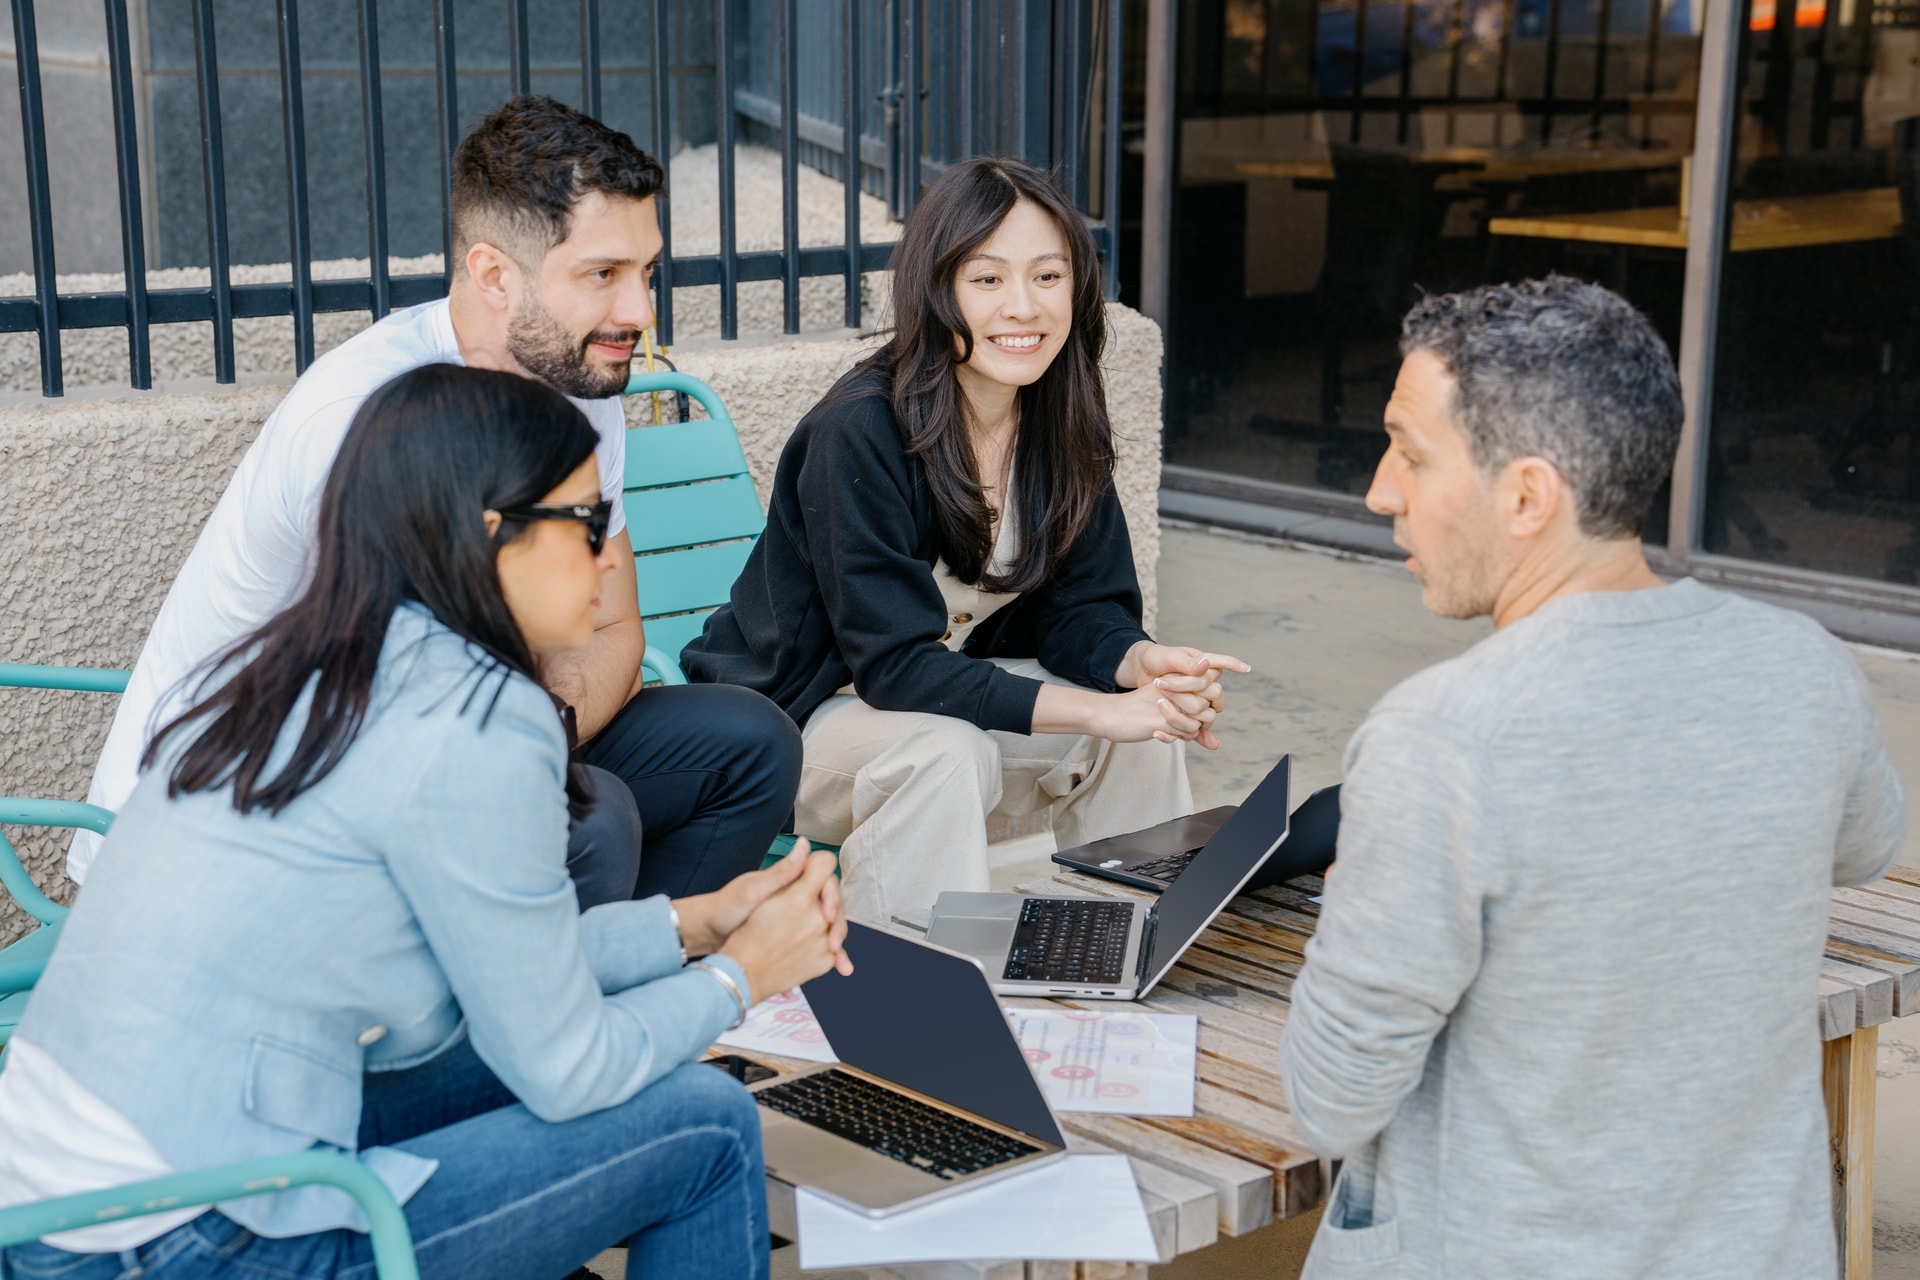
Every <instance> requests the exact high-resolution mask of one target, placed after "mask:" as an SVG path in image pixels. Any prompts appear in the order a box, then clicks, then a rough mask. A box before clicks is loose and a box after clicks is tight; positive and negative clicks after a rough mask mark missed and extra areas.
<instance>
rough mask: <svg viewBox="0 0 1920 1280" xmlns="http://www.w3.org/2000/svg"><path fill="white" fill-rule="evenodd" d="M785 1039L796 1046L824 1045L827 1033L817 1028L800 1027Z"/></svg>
mask: <svg viewBox="0 0 1920 1280" xmlns="http://www.w3.org/2000/svg"><path fill="white" fill-rule="evenodd" d="M787 1038H788V1039H789V1040H792V1041H794V1042H795V1043H796V1044H825V1043H826V1042H827V1033H826V1032H824V1031H822V1030H821V1029H820V1028H818V1027H802V1028H800V1030H798V1031H796V1032H794V1033H793V1034H792V1035H791V1036H789V1037H787Z"/></svg>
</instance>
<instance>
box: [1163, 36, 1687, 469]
mask: <svg viewBox="0 0 1920 1280" xmlns="http://www.w3.org/2000/svg"><path fill="white" fill-rule="evenodd" d="M1698 2H1699V0H1211V2H1196V3H1183V4H1182V5H1181V6H1180V13H1181V21H1182V29H1181V32H1180V50H1181V58H1180V64H1181V65H1180V70H1179V84H1178V111H1179V129H1178V146H1179V185H1178V189H1177V191H1176V193H1175V207H1174V227H1175V237H1174V238H1175V243H1174V246H1173V262H1172V280H1171V287H1172V314H1171V317H1170V323H1169V354H1168V361H1169V364H1168V375H1169V376H1168V400H1167V427H1168V437H1167V447H1166V457H1167V461H1168V462H1169V463H1172V464H1176V465H1178V466H1187V467H1194V468H1200V469H1204V470H1209V471H1216V472H1226V473H1229V474H1232V475H1236V476H1243V477H1250V478H1254V479H1258V480H1266V481H1275V482H1280V483H1283V484H1290V485H1299V486H1309V487H1313V488H1318V489H1322V490H1331V491H1335V492H1340V493H1347V494H1358V493H1362V492H1364V491H1365V489H1366V485H1367V482H1368V479H1369V478H1370V476H1371V474H1372V470H1373V467H1374V464H1375V462H1377V461H1378V458H1379V455H1380V450H1381V447H1382V444H1383V441H1384V437H1383V436H1382V435H1381V433H1380V415H1381V412H1382V410H1383V408H1384V407H1385V404H1386V398H1387V395H1388V393H1389V391H1390V389H1391V386H1392V380H1393V376H1394V373H1395V371H1396V369H1397V367H1398V364H1399V355H1398V351H1397V348H1396V337H1397V334H1398V329H1399V320H1400V317H1401V316H1402V315H1403V314H1404V312H1405V311H1406V309H1407V307H1408V306H1409V305H1411V303H1412V302H1413V301H1414V299H1415V298H1416V297H1418V295H1419V292H1420V291H1421V290H1422V289H1425V290H1432V291H1444V290H1451V289H1458V288H1464V287H1468V286H1471V285H1474V284H1479V283H1483V282H1486V281H1490V280H1497V279H1508V278H1513V277H1516V276H1522V275H1537V274H1543V273H1545V272H1547V271H1561V272H1566V273H1568V274H1574V275H1579V276H1583V277H1586V278H1589V279H1597V280H1601V281H1603V282H1605V283H1608V284H1610V285H1613V286H1615V287H1617V288H1620V289H1621V290H1622V291H1623V292H1625V293H1626V295H1627V296H1628V297H1630V298H1632V299H1633V300H1634V301H1635V302H1636V303H1638V304H1639V305H1640V306H1641V307H1642V308H1643V309H1644V310H1646V311H1647V312H1648V313H1649V314H1650V315H1651V316H1652V317H1653V318H1654V320H1655V321H1656V323H1657V324H1658V325H1659V326H1660V328H1661V330H1662V331H1663V332H1664V333H1666V334H1667V335H1668V336H1669V340H1670V341H1673V342H1676V343H1677V341H1678V335H1679V325H1680V287H1681V285H1680V282H1681V263H1682V258H1683V256H1684V250H1685V245H1686V234H1685V230H1684V227H1683V225H1682V222H1681V218H1680V208H1679V205H1680V192H1681V187H1682V185H1683V182H1684V177H1683V172H1682V171H1683V160H1684V159H1685V156H1686V154H1687V152H1688V150H1689V149H1690V147H1691V145H1692V139H1693V118H1694V93H1695V82H1696V79H1697V76H1698V66H1699V58H1700V37H1699V32H1700V29H1701V28H1700V21H1699V19H1700V13H1699V9H1698V7H1697V6H1698ZM1174 482H1175V483H1178V481H1177V479H1176V480H1175V481H1174Z"/></svg>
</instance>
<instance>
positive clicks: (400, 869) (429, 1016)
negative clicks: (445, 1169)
mask: <svg viewBox="0 0 1920 1280" xmlns="http://www.w3.org/2000/svg"><path fill="white" fill-rule="evenodd" d="M496 694H497V699H496ZM304 720H305V711H304V709H301V710H298V711H296V713H295V714H294V715H293V716H292V717H290V718H289V720H288V724H287V727H286V729H285V730H284V732H283V733H282V734H281V738H280V742H279V745H278V748H277V751H276V760H275V761H274V763H273V765H271V766H270V769H269V774H268V776H271V772H272V770H273V769H276V768H277V767H278V764H279V760H280V759H283V758H284V756H285V755H286V754H287V753H290V752H291V750H292V746H293V743H294V741H295V740H296V734H297V731H298V728H299V727H300V726H301V725H302V724H303V722H304ZM177 743H178V739H175V740H174V742H173V743H172V744H170V745H174V746H175V749H176V750H177ZM171 756H172V753H171V752H169V755H168V756H167V757H166V758H163V759H162V760H161V761H160V762H159V763H158V764H157V765H156V767H154V768H153V769H151V770H149V771H148V772H147V773H146V774H145V775H144V776H143V778H142V780H141V782H140V785H139V787H138V788H137V789H136V790H135V791H134V793H133V795H132V797H131V798H130V799H129V800H128V802H127V805H126V808H125V809H124V810H123V811H122V812H121V814H120V815H119V817H118V819H117V820H116V821H115V823H114V825H113V831H112V834H111V836H110V837H109V838H108V840H107V842H106V844H105V846H104V847H103V848H102V850H101V854H100V858H99V861H98V862H97V863H96V864H95V866H94V868H93V872H92V874H91V875H90V876H88V878H87V883H86V888H85V890H84V891H83V892H82V893H81V894H80V896H79V900H78V901H77V903H76V904H75V906H74V910H73V913H72V915H71V916H70V917H69V918H68V921H67V925H66V929H65V932H64V934H63V936H62V937H61V939H60V945H59V946H58V948H56V950H55V953H54V955H53V958H52V960H51V961H50V962H49V964H48V966H47V970H46V975H45V976H44V977H43V978H42V979H41V981H40V984H39V986H38V987H37V988H36V989H35V991H34V995H33V1000H32V1002H31V1004H30V1005H29V1006H28V1009H27V1012H26V1015H25V1017H24V1018H23V1020H22V1021H21V1024H20V1027H19V1035H20V1036H21V1037H22V1038H24V1039H28V1040H32V1041H33V1042H34V1043H36V1044H38V1045H39V1046H40V1047H41V1048H43V1049H45V1050H47V1051H48V1052H50V1053H51V1054H52V1055H53V1056H54V1057H55V1059H57V1060H58V1061H59V1062H60V1064H61V1065H62V1066H63V1067H65V1068H66V1070H67V1071H69V1072H70V1073H72V1074H73V1075H74V1076H75V1077H76V1078H77V1079H78V1080H79V1081H80V1082H81V1083H82V1084H84V1085H86V1086H87V1088H89V1089H91V1090H93V1091H94V1092H95V1093H97V1094H99V1095H100V1096H101V1097H102V1098H104V1099H105V1100H106V1101H108V1102H110V1103H112V1104H113V1105H114V1106H115V1107H118V1108H119V1109H120V1110H121V1111H122V1112H124V1113H125V1114H126V1116H127V1117H128V1118H129V1119H130V1120H132V1122H133V1123H134V1125H135V1126H136V1127H137V1128H138V1129H139V1130H140V1132H141V1133H143V1134H145V1135H146V1137H147V1138H148V1139H149V1140H150V1141H151V1142H152V1143H153V1144H154V1146H155V1147H156V1148H157V1149H158V1150H159V1152H160V1154H161V1155H162V1157H164V1158H165V1159H166V1160H167V1161H168V1163H170V1164H171V1165H172V1166H173V1167H174V1168H175V1169H177V1170H182V1171H184V1170H190V1169H197V1168H203V1167H206V1166H210V1165H217V1164H224V1163H227V1162H229V1161H234V1160H244V1159H248V1158H251V1157H255V1156H266V1155H275V1154H279V1153H283V1152H291V1151H299V1150H304V1149H305V1148H307V1147H310V1146H313V1145H315V1144H316V1143H317V1144H322V1145H325V1146H330V1147H337V1148H340V1149H343V1150H346V1151H353V1150H354V1149H355V1147H356V1135H357V1133H358V1130H359V1125H360V1102H361V1095H360V1086H361V1075H362V1073H363V1072H366V1071H387V1070H395V1069H398V1068H401V1067H407V1066H413V1065H416V1064H418V1063H421V1062H423V1061H425V1060H427V1059H429V1058H431V1057H433V1056H434V1055H435V1054H437V1053H439V1052H441V1051H443V1050H445V1049H447V1048H448V1047H450V1046H452V1045H454V1044H456V1043H458V1041H459V1039H460V1037H462V1036H470V1037H471V1038H472V1040H473V1047H474V1049H475V1050H476V1051H477V1052H478V1053H479V1055H480V1057H481V1058H482V1059H483V1060H484V1061H485V1062H486V1063H487V1065H488V1066H490V1067H491V1068H492V1069H493V1070H494V1072H495V1073H496V1074H497V1075H498V1076H499V1077H500V1079H501V1080H502V1081H503V1082H504V1083H505V1084H506V1085H507V1086H508V1087H509V1088H511V1089H512V1090H513V1092H514V1093H515V1095H517V1096H518V1097H519V1098H520V1100H521V1101H522V1102H524V1103H525V1104H526V1105H527V1107H528V1109H529V1110H531V1111H532V1112H533V1113H534V1114H535V1115H537V1116H540V1117H541V1118H542V1119H545V1120H552V1121H559V1120H566V1119H570V1118H572V1117H575V1116H579V1115H584V1114H586V1113H588V1112H591V1111H597V1110H599V1109H601V1108H604V1107H609V1106H613V1105H615V1104H617V1103H620V1102H624V1101H625V1100H626V1099H628V1098H630V1097H632V1096H633V1095H634V1094H635V1093H638V1092H639V1091H640V1090H641V1089H644V1088H646V1087H647V1085H648V1084H650V1083H651V1082H652V1081H654V1080H656V1079H658V1078H659V1077H661V1076H663V1075H665V1074H666V1073H667V1072H668V1071H671V1070H672V1069H673V1068H674V1067H676V1066H678V1065H679V1064H680V1063H682V1062H685V1061H687V1060H689V1059H690V1058H693V1057H695V1056H697V1055H698V1054H699V1053H700V1052H701V1051H703V1050H704V1049H705V1048H706V1047H707V1046H708V1045H709V1044H711V1043H712V1041H713V1039H714V1037H715V1036H716V1035H718V1034H719V1033H720V1032H721V1031H722V1030H723V1029H724V1028H725V1027H726V1026H727V1025H728V1023H730V1022H731V1021H732V1020H733V1018H734V1016H735V1014H736V1012H737V1006H736V1005H735V1003H734V1001H733V998H732V996H731V995H730V994H729V993H728V992H727V990H726V988H725V987H724V986H723V985H722V984H721V983H720V982H719V981H718V980H717V979H715V978H714V976H713V975H712V974H708V973H702V972H699V971H697V970H687V971H683V970H682V969H681V965H680V950H679V941H678V939H677V937H676V936H675V934H674V931H673V928H672V926H671V923H670V922H669V920H668V914H667V912H668V904H667V900H666V899H665V898H651V899H648V900H646V901H643V902H620V903H611V904H608V905H606V906H601V907H596V908H594V909H593V910H591V911H589V912H587V913H586V914H584V915H582V914H580V913H579V911H578V909H577V905H576V903H575V900H574V894H573V885H572V882H571V881H570V880H569V879H568V877H567V868H566V846H567V810H566V797H565V792H564V782H565V769H566V765H567V752H566V743H565V739H564V736H563V733H562V730H561V726H560V721H559V718H558V716H556V715H555V713H554V708H553V703H552V701H551V699H549V698H548V696H547V695H546V693H544V692H543V691H542V690H541V689H540V688H539V687H538V686H537V685H535V684H534V683H533V682H532V681H530V680H527V679H525V678H523V677H519V676H512V677H508V678H505V680H504V682H503V680H502V677H501V676H500V675H499V674H498V673H497V672H496V673H494V674H485V665H484V662H483V660H482V659H481V658H480V656H479V655H478V654H477V652H476V651H474V650H473V649H472V648H471V647H469V646H468V645H467V644H466V643H465V642H464V641H462V640H460V639H459V638H458V637H456V636H455V635H454V634H453V633H452V632H450V631H448V630H447V629H446V628H445V627H444V626H442V625H441V624H440V623H439V622H438V621H437V620H436V619H434V618H433V617H432V615H431V614H429V613H428V612H427V611H426V610H425V609H423V608H420V607H418V606H415V605H408V606H404V607H402V608H401V609H399V610H398V611H397V612H396V614H395V616H394V619H393V623H392V625H391V627H390V629H389V631H388V634H387V641H386V647H385V648H384V650H383V651H382V654H381V659H380V667H379V673H378V675H377V677H376V680H375V685H374V693H373V704H372V706H371V708H370V709H369V712H368V715H367V718H366V722H365V724H364V726H363V727H362V728H361V730H360V734H359V737H358V738H357V739H356V740H355V741H354V743H353V745H352V747H351V748H350V749H349V750H348V752H347V754H346V756H345V758H344V759H343V760H342V761H341V762H340V764H339V765H338V766H337V767H336V768H335V769H334V770H333V772H332V773H330V774H328V775H327V777H326V778H325V779H324V780H323V781H322V782H321V783H320V784H319V785H317V786H315V787H313V788H312V789H310V790H308V791H307V792H305V793H304V794H302V795H301V796H300V797H299V798H298V799H296V800H295V801H294V802H293V803H292V804H290V805H288V806H287V807H286V808H285V809H283V810H282V811H281V812H280V813H279V814H278V815H277V816H269V815H267V814H266V813H264V812H255V813H252V814H248V815H245V816H242V815H241V814H239V813H237V812H236V811H235V810H234V807H233V802H232V793H231V791H230V789H224V788H223V789H221V790H219V791H214V792H202V793H198V794H194V795H183V796H181V797H180V798H178V799H169V798H168V797H167V784H166V775H167V772H168V768H169V765H170V764H171ZM717 963H718V964H720V965H721V966H723V967H725V968H726V969H727V971H728V972H729V973H730V974H731V975H732V976H733V978H734V980H735V981H736V982H739V983H740V987H741V990H742V991H745V990H746V979H745V975H744V974H742V973H741V972H740V970H739V968H738V967H737V966H735V965H734V964H733V962H732V961H731V960H726V959H719V960H717ZM456 993H458V994H457V995H456ZM0 1140H4V1136H3V1135H0ZM360 1155H361V1158H362V1159H363V1160H364V1161H365V1162H366V1164H367V1165H368V1166H369V1167H371V1168H372V1169H373V1170H374V1172H376V1173H377V1174H379V1175H380V1177H381V1178H383V1179H384V1180H385V1181H386V1182H387V1184H388V1185H389V1186H390V1187H391V1188H392V1189H393V1191H394V1193H395V1195H396V1196H397V1197H398V1198H399V1199H400V1200H402V1201H403V1202H404V1201H405V1200H406V1199H407V1198H408V1197H409V1196H411V1195H412V1194H413V1193H414V1192H415V1191H417V1190H418V1189H419V1188H420V1186H421V1185H422V1184H423V1183H425V1181H426V1180H427V1178H428V1177H429V1176H430V1175H431V1174H432V1173H433V1170H434V1167H435V1164H434V1162H432V1161H428V1160H423V1159H420V1158H419V1157H416V1156H412V1155H409V1154H407V1153H405V1152H402V1151H398V1150H394V1149H391V1148H379V1149H373V1150H368V1151H365V1152H361V1153H360ZM219 1207H220V1209H221V1211H222V1212H223V1213H225V1214H226V1215H227V1216H229V1217H231V1218H233V1219H235V1220H236V1221H238V1222H239V1223H241V1224H242V1225H244V1226H246V1227H248V1228H250V1229H251V1230H253V1231H254V1232H256V1233H257V1234H260V1235H266V1236H289V1235H301V1234H305V1233H308V1232H314V1231H324V1230H329V1229H332V1228H335V1227H343V1226H344V1227H356V1228H358V1229H361V1230H364V1229H365V1222H364V1219H363V1218H362V1216H361V1214H360V1212H359V1210H358V1208H357V1207H356V1206H355V1205H354V1204H353V1202H352V1201H351V1200H350V1199H349V1198H348V1197H347V1196H346V1195H344V1194H343V1193H341V1192H339V1191H336V1190H334V1189H332V1188H325V1187H307V1188H301V1189H298V1190H294V1191H286V1192H280V1193H278V1194H275V1195H271V1196H262V1197H259V1198H255V1199H248V1200H243V1201H235V1202H232V1203H229V1204H223V1205H221V1206H219Z"/></svg>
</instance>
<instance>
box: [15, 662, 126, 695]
mask: <svg viewBox="0 0 1920 1280" xmlns="http://www.w3.org/2000/svg"><path fill="white" fill-rule="evenodd" d="M132 676H133V672H131V671H115V670H112V669H110V668H107V667H42V666H35V665H34V664H32V663H27V662H0V689H68V690H71V691H73V692H74V693H125V692H126V691H127V681H128V680H129V679H130V678H132Z"/></svg>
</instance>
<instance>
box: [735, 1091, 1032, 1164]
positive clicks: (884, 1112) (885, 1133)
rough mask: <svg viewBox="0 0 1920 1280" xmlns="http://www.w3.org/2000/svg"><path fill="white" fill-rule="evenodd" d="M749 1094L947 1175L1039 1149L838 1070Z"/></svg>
mask: <svg viewBox="0 0 1920 1280" xmlns="http://www.w3.org/2000/svg"><path fill="white" fill-rule="evenodd" d="M753 1097H754V1100H755V1101H756V1102H758V1103H759V1104H760V1105H761V1106H763V1107H771V1108H772V1109H773V1110H775V1111H778V1112H780V1113H781V1114H783V1115H789V1116H792V1117H793V1118H794V1119H796V1120H804V1121H806V1122H807V1123H808V1124H810V1125H813V1126H815V1127H816V1128H820V1129H825V1130H826V1131H827V1132H828V1133H832V1134H837V1135H839V1136H840V1137H842V1138H845V1139H847V1141H849V1142H855V1143H858V1144H859V1145H861V1146H863V1147H866V1148H867V1149H868V1150H870V1151H877V1152H879V1153H880V1154H881V1155H883V1156H889V1157H891V1158H892V1159H895V1160H898V1161H899V1162H900V1163H901V1164H906V1165H912V1166H913V1167H914V1168H916V1169H921V1170H924V1171H925V1172H927V1173H930V1174H932V1175H933V1176H934V1177H936V1178H944V1179H946V1180H947V1181H952V1180H953V1179H955V1178H960V1177H964V1176H966V1175H967V1174H970V1173H978V1172H979V1171H980V1170H982V1169H990V1168H992V1167H993V1166H994V1165H997V1164H1005V1163H1006V1162H1007V1161H1009V1160H1018V1159H1019V1158H1020V1157H1021V1156H1029V1155H1033V1154H1034V1153H1035V1152H1037V1151H1039V1150H1040V1148H1039V1147H1036V1146H1034V1145H1033V1144H1032V1143H1030V1142H1023V1141H1021V1140H1020V1139H1018V1138H1013V1137H1009V1136H1007V1135H1006V1134H1004V1133H1000V1132H999V1131H997V1130H994V1129H989V1128H987V1127H986V1126H985V1125H981V1124H975V1123H974V1122H973V1121H971V1120H967V1119H965V1118H963V1117H961V1116H957V1115H954V1114H953V1113H952V1112H950V1111H942V1110H941V1109H940V1108H938V1107H933V1106H929V1105H927V1104H926V1103H924V1102H921V1101H920V1100H919V1099H918V1098H909V1097H907V1096H906V1095H905V1094H901V1093H895V1092H894V1091H893V1090H891V1089H883V1088H881V1087H880V1086H879V1085H876V1084H874V1083H872V1082H871V1081H867V1080H862V1079H861V1078H860V1077H859V1076H855V1075H848V1074H847V1073H846V1072H843V1071H837V1070H835V1071H821V1072H818V1073H816V1074H814V1075H810V1076H801V1077H800V1078H799V1079H797V1080H789V1081H788V1082H787V1083H785V1084H777V1085H770V1086H768V1087H767V1088H765V1089H761V1090H758V1091H756V1092H755V1093H754V1095H753Z"/></svg>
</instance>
